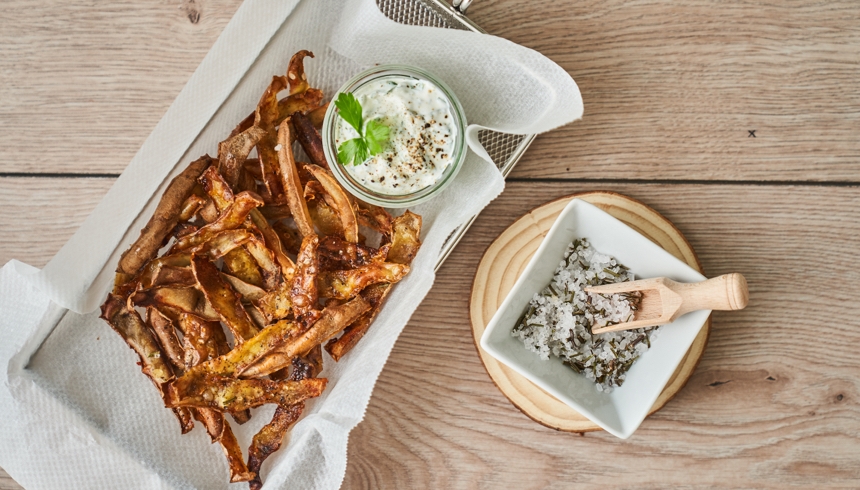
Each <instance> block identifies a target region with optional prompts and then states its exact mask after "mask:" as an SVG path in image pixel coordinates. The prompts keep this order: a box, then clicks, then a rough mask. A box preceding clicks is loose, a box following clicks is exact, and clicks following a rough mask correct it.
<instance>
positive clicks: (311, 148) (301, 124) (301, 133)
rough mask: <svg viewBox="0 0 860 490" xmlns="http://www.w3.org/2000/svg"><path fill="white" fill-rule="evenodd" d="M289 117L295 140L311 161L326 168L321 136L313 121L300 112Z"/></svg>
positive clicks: (326, 163) (326, 162)
mask: <svg viewBox="0 0 860 490" xmlns="http://www.w3.org/2000/svg"><path fill="white" fill-rule="evenodd" d="M290 119H292V123H293V127H294V128H295V130H296V140H298V142H299V144H300V145H302V149H303V150H305V153H307V155H308V157H309V158H310V159H311V162H312V163H313V164H314V165H317V166H319V167H322V168H324V169H326V170H328V161H327V160H326V159H325V152H324V151H323V142H322V137H321V136H320V134H319V132H318V131H317V130H316V128H315V127H314V125H313V123H311V121H310V119H308V118H307V116H305V115H304V114H302V113H301V112H297V113H295V114H293V115H292V117H291V118H290ZM279 142H280V141H279Z"/></svg>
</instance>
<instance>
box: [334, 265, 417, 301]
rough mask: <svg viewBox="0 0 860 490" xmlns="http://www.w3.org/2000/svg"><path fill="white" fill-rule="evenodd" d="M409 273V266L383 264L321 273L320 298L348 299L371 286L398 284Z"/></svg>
mask: <svg viewBox="0 0 860 490" xmlns="http://www.w3.org/2000/svg"><path fill="white" fill-rule="evenodd" d="M408 272H409V266H408V265H403V264H394V263H389V262H383V263H380V264H369V265H364V266H361V267H359V268H357V269H348V270H342V271H322V272H321V273H320V274H319V276H318V278H317V290H318V291H319V296H320V297H321V298H335V299H349V298H352V297H353V296H355V295H357V294H358V293H360V292H361V290H362V289H364V288H366V287H367V286H370V285H371V284H378V283H381V282H384V283H389V284H391V283H395V282H399V281H400V279H402V278H403V276H405V275H406V274H407V273H408Z"/></svg>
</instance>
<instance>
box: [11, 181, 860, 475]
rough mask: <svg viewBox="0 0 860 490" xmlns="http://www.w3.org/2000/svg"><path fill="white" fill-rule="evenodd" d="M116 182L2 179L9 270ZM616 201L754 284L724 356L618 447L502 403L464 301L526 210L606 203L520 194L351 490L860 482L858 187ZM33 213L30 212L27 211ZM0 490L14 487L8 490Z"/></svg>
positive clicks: (401, 382)
mask: <svg viewBox="0 0 860 490" xmlns="http://www.w3.org/2000/svg"><path fill="white" fill-rule="evenodd" d="M110 183H111V182H110V180H109V179H63V180H55V179H0V203H2V206H3V209H4V210H8V211H9V212H7V213H4V216H5V217H4V218H2V219H3V220H5V221H3V222H2V223H0V229H3V230H11V231H10V232H7V233H6V234H4V237H3V238H2V243H3V246H2V247H0V250H2V251H3V254H4V258H3V259H2V260H4V261H5V260H6V259H8V258H10V257H16V258H26V259H27V261H28V262H30V263H33V264H34V265H41V264H43V263H44V262H46V261H47V260H48V259H49V258H50V256H51V255H52V254H53V253H54V252H55V251H56V250H57V249H59V247H60V246H61V245H62V243H63V241H64V240H65V238H67V237H68V236H70V235H71V233H72V232H73V231H74V229H75V228H76V226H77V225H78V224H79V223H80V222H81V221H82V220H83V219H84V218H85V217H86V215H87V213H89V210H90V209H92V208H93V207H94V206H95V204H96V203H97V201H98V200H99V199H100V198H101V196H102V195H103V194H104V192H106V190H107V187H108V186H109V185H110ZM605 189H606V190H612V191H617V192H621V193H624V194H627V195H630V196H632V197H634V198H637V199H640V200H642V201H644V202H645V203H647V204H649V205H650V206H652V207H654V208H655V209H657V210H658V211H659V212H661V213H663V214H664V215H666V216H667V217H668V218H669V219H670V220H672V221H673V222H674V223H675V224H676V225H677V226H678V228H679V229H680V230H681V231H682V232H683V233H684V234H685V235H686V236H687V238H688V239H689V240H690V242H691V244H692V245H693V247H694V248H695V249H696V251H697V252H698V254H699V257H700V258H701V260H702V263H703V265H704V268H705V270H706V272H707V273H708V275H710V276H713V275H719V274H722V273H727V272H733V271H738V272H741V273H743V274H744V275H745V276H746V277H747V279H748V280H749V283H750V288H751V295H752V299H751V304H750V307H749V308H748V309H747V310H744V311H742V312H737V313H717V314H715V316H714V326H713V333H712V335H711V339H710V344H709V346H708V348H707V350H706V351H705V354H704V357H703V359H702V362H701V364H700V366H699V368H698V369H697V371H696V373H695V374H694V376H693V378H692V379H691V381H690V383H689V384H688V385H687V387H686V388H685V389H684V390H682V391H681V393H680V394H679V395H678V396H677V397H676V398H675V399H674V400H672V401H670V402H669V403H668V404H667V405H666V407H665V408H664V409H663V410H661V411H660V412H658V413H657V414H656V415H655V416H653V417H651V418H649V419H648V420H646V421H645V423H644V424H643V426H642V428H641V429H640V430H639V431H638V432H637V433H636V434H635V435H634V436H633V437H632V438H631V439H630V440H628V441H626V442H625V441H620V440H617V439H615V438H613V437H611V436H609V435H607V434H605V433H590V434H587V435H585V436H584V437H579V436H576V435H571V434H563V433H557V432H554V431H551V430H549V429H546V428H544V427H542V426H540V425H538V424H536V423H534V422H532V421H531V420H529V419H528V418H526V417H525V416H524V415H522V414H521V413H520V412H519V411H518V410H517V409H515V408H514V407H513V406H512V405H510V403H509V402H508V401H507V400H506V399H505V398H504V397H503V396H502V395H501V393H499V392H498V390H496V388H495V387H494V385H493V384H492V382H491V381H490V379H489V377H488V376H487V374H486V372H485V371H484V370H483V367H482V366H481V364H480V361H479V360H478V356H477V353H476V352H475V347H474V345H473V343H472V338H471V334H470V329H469V325H468V309H467V308H468V296H469V294H468V293H469V288H470V285H471V280H472V275H473V273H474V270H475V267H476V266H477V263H478V261H479V260H480V257H481V253H482V252H483V250H484V249H485V248H486V246H487V245H488V244H489V243H490V242H491V241H492V240H493V239H494V238H495V237H496V236H497V235H498V234H499V233H500V232H501V231H502V230H503V229H504V228H505V227H506V226H507V225H509V224H510V223H512V222H513V221H514V220H515V219H516V218H517V217H519V216H520V215H521V214H522V213H524V212H525V211H527V210H528V209H531V208H532V207H534V206H536V205H539V204H541V203H542V202H545V201H548V200H550V199H553V198H555V197H560V196H562V195H566V194H569V193H573V192H578V191H585V190H593V188H592V187H590V186H586V185H582V184H572V183H554V184H534V183H528V184H527V183H512V184H510V185H509V186H508V189H507V190H506V191H505V193H504V194H503V195H502V196H501V197H500V198H499V199H497V200H496V201H495V202H493V203H492V204H491V205H490V206H489V208H488V209H487V210H486V211H485V212H484V213H483V214H482V215H481V217H480V218H479V219H478V221H477V222H476V224H475V226H474V227H473V229H472V230H470V232H469V233H468V234H467V236H466V238H465V239H464V241H463V242H462V243H461V244H460V246H459V247H458V248H457V250H455V252H454V253H453V255H452V256H451V258H450V259H449V261H448V262H447V263H446V264H445V265H444V267H443V269H442V270H441V271H440V273H439V276H438V278H437V283H436V286H435V287H434V288H433V290H432V292H431V293H430V295H429V296H428V298H427V299H426V300H425V302H424V304H422V306H421V307H420V308H419V309H418V311H417V312H416V314H415V315H414V316H413V319H412V320H411V321H410V324H409V326H408V327H407V328H406V330H405V331H404V333H403V335H402V336H401V338H400V340H399V341H398V342H397V344H396V346H395V348H394V352H393V353H392V356H391V358H390V360H389V361H388V363H387V365H386V367H385V370H384V371H383V373H382V376H381V378H380V380H379V382H378V383H377V387H376V390H375V392H374V395H373V397H372V399H371V402H370V407H369V409H368V413H367V418H366V419H365V421H364V422H362V423H361V424H360V425H359V426H358V427H357V428H356V430H355V431H354V432H353V434H352V435H351V439H350V445H349V451H350V453H349V469H348V472H347V478H346V482H345V485H344V487H345V488H380V487H382V488H452V487H453V488H457V487H464V488H468V487H478V486H491V485H493V486H496V487H500V488H540V487H545V486H561V487H566V486H568V485H570V484H576V483H590V484H609V485H626V486H636V487H643V486H651V487H655V486H661V485H663V486H665V485H673V484H677V485H682V484H690V483H691V482H696V483H699V484H702V485H706V486H728V487H737V486H748V487H749V486H753V487H762V488H763V487H770V488H778V487H783V486H786V485H789V484H792V485H801V486H806V487H811V486H816V487H818V486H827V485H842V486H846V485H849V486H850V485H851V483H852V482H854V481H856V479H858V478H860V469H858V468H857V467H856V464H855V463H856V461H857V460H858V459H860V403H858V400H860V385H858V382H857V380H856V373H857V371H858V369H860V360H858V359H857V356H856V355H855V354H854V348H853V346H854V345H857V344H858V342H860V320H858V318H860V314H858V313H860V311H858V307H857V304H856V298H857V297H860V286H858V284H860V281H858V279H860V278H858V275H860V272H858V271H860V267H858V264H857V263H856V262H857V260H858V259H857V258H856V254H854V253H853V251H854V250H855V249H856V236H858V233H860V213H858V210H860V189H858V188H857V187H836V188H822V187H814V186H797V187H795V186H728V185H656V184H654V185H652V184H643V185H629V184H628V185H611V186H606V187H605ZM27 199H29V200H30V201H31V202H32V203H33V204H28V205H24V204H20V203H19V202H20V201H22V200H27ZM47 208H51V212H50V213H48V212H45V209H47ZM31 230H40V231H39V235H38V236H40V237H41V238H42V240H41V243H42V244H41V245H39V244H38V243H36V244H33V243H31V242H29V241H27V240H26V237H27V236H30V235H31ZM31 249H34V250H31ZM835 284H839V285H840V288H839V289H838V290H837V289H836V288H833V287H832V286H833V285H835ZM833 301H837V302H839V304H840V305H844V310H843V311H839V312H838V314H837V315H836V317H837V318H835V319H831V318H830V316H833V315H828V314H827V313H825V314H822V313H821V312H819V311H816V310H815V309H814V306H812V305H815V304H821V303H825V302H827V303H830V302H833ZM824 315H828V316H827V318H828V320H829V321H824V320H823V319H822V317H823V316H824ZM812 331H815V332H816V334H815V337H814V339H812V338H810V335H809V333H808V332H812ZM831 339H835V340H831ZM810 341H812V342H810ZM810 346H812V347H813V348H812V349H810ZM816 347H818V349H816ZM821 347H824V348H826V349H828V351H827V352H826V354H822V353H821V350H820V348H821ZM559 482H564V484H561V483H559ZM0 485H6V486H5V487H4V486H0V489H2V490H9V489H12V488H17V487H15V486H10V484H7V481H4V480H2V479H0Z"/></svg>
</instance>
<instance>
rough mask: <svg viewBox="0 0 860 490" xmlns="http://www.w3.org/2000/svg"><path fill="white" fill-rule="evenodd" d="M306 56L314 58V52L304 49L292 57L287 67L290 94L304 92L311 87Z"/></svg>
mask: <svg viewBox="0 0 860 490" xmlns="http://www.w3.org/2000/svg"><path fill="white" fill-rule="evenodd" d="M306 57H311V58H313V57H314V54H313V53H311V52H310V51H308V50H307V49H303V50H301V51H299V52H298V53H296V54H294V55H293V57H292V58H290V65H289V67H288V68H287V78H288V79H289V80H290V95H295V94H299V93H302V92H304V91H306V90H307V89H308V88H309V87H310V84H309V83H308V77H307V75H305V58H306Z"/></svg>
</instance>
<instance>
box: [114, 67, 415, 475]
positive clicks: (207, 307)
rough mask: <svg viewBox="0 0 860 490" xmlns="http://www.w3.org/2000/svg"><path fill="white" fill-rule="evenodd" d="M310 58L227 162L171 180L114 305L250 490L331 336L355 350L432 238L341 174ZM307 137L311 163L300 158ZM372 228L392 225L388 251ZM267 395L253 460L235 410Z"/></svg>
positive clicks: (263, 105) (173, 395) (293, 417)
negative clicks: (341, 179) (423, 239)
mask: <svg viewBox="0 0 860 490" xmlns="http://www.w3.org/2000/svg"><path fill="white" fill-rule="evenodd" d="M308 57H313V54H312V53H310V52H309V51H300V52H298V53H296V54H295V55H294V56H293V57H292V58H291V59H290V60H289V66H288V68H287V70H286V74H284V75H279V76H275V77H273V78H272V79H271V82H270V83H269V84H268V86H267V87H266V89H265V92H264V93H263V94H262V96H261V97H260V99H259V102H258V104H257V106H256V107H255V108H254V110H253V112H252V113H251V114H250V115H249V116H248V117H246V118H245V119H243V120H242V121H241V122H240V123H239V124H238V125H237V126H236V127H235V128H234V129H233V131H232V132H231V133H230V135H229V136H228V137H227V138H226V139H225V140H224V141H222V142H221V143H219V145H218V147H217V150H218V157H217V159H213V158H211V157H209V156H208V155H205V156H203V157H201V158H200V159H198V160H195V161H194V162H192V163H191V164H190V165H189V166H188V167H187V168H186V169H185V170H184V171H182V172H181V173H179V175H178V176H177V177H175V178H174V179H173V180H171V181H170V182H169V183H168V184H167V186H166V188H165V191H164V193H163V194H162V196H161V200H160V201H159V202H158V204H157V205H156V207H155V211H154V213H153V215H152V217H151V218H150V219H149V221H148V222H147V224H146V226H145V227H144V228H143V230H141V233H140V236H139V237H138V238H137V240H135V242H134V243H133V244H132V245H131V247H130V248H129V249H128V250H127V251H125V252H124V253H123V254H122V256H121V258H120V260H119V263H118V264H117V269H116V275H115V282H114V288H113V291H112V293H111V294H109V295H108V297H107V299H106V301H105V303H104V305H102V315H101V316H102V318H103V319H104V320H105V321H107V322H108V324H110V326H111V328H113V329H114V330H115V331H116V332H117V333H118V334H119V335H120V336H121V337H122V338H123V339H124V341H125V342H126V344H127V345H129V347H131V348H132V349H133V350H134V351H135V352H136V353H137V355H138V357H139V358H140V363H139V364H140V366H141V370H142V371H143V372H144V374H145V375H146V376H147V377H149V379H150V380H151V381H152V383H153V384H155V386H156V388H157V389H158V392H159V395H160V396H161V398H162V401H163V402H164V405H165V407H167V408H169V409H170V410H172V411H173V413H174V415H175V417H176V418H177V420H178V421H179V424H180V429H181V431H182V433H183V434H184V433H186V432H188V431H190V430H192V429H193V427H194V425H195V421H196V422H198V423H199V424H198V425H200V426H202V427H203V429H205V431H206V433H207V434H208V436H209V438H210V439H211V440H212V442H213V443H216V442H217V443H219V445H220V446H221V448H222V450H223V452H224V455H225V457H226V459H227V463H228V466H229V470H230V481H231V482H240V481H248V482H249V486H250V488H251V489H260V488H261V487H262V478H261V476H260V470H261V466H262V464H263V462H264V461H265V460H266V458H267V457H268V456H269V455H271V454H272V453H273V452H275V451H277V450H278V449H279V448H280V447H281V445H282V444H283V440H284V435H285V434H286V432H287V431H288V430H289V429H290V427H292V426H293V425H294V424H295V423H296V422H297V421H298V420H299V418H300V416H301V415H302V412H303V410H304V407H305V400H307V399H308V398H312V397H316V396H319V395H320V394H321V393H322V391H323V389H324V388H325V386H326V383H327V380H326V379H320V378H318V376H319V374H320V372H321V371H322V362H323V359H322V356H323V353H322V351H323V345H324V344H325V349H326V350H327V351H328V352H329V353H330V355H331V356H332V357H333V358H334V359H335V360H339V359H341V358H342V357H343V355H344V354H346V352H348V351H349V350H350V349H352V348H354V347H355V345H356V344H357V343H358V341H359V340H360V339H361V338H362V337H363V336H364V335H365V333H366V332H367V331H368V328H370V325H371V324H372V322H373V320H374V318H375V317H376V315H377V313H378V312H379V311H380V309H381V308H382V305H383V303H384V300H385V298H386V296H387V294H388V292H389V291H390V290H391V288H392V287H393V283H395V282H397V281H399V280H400V279H402V277H403V276H404V275H405V274H406V273H407V272H408V270H409V264H410V262H411V260H412V258H413V257H414V256H415V254H416V253H417V251H418V247H419V246H420V239H419V236H420V226H421V220H420V217H418V216H417V215H414V214H411V213H408V212H407V213H405V214H404V215H403V216H401V217H399V218H397V219H393V218H392V217H391V215H390V214H388V212H387V211H386V210H384V209H382V208H379V207H376V206H372V205H369V204H367V203H364V202H362V201H360V200H358V199H355V198H354V197H353V196H351V195H349V194H348V193H347V192H346V191H345V190H344V189H343V188H342V187H341V186H340V184H339V183H338V182H337V180H336V179H335V178H334V177H333V175H332V174H331V173H330V171H329V165H328V162H326V160H325V156H324V154H323V151H322V139H321V137H320V134H319V132H318V130H319V128H320V126H321V124H322V121H323V120H324V117H325V114H326V111H327V109H328V104H325V105H322V102H323V99H324V94H323V92H322V91H321V90H319V89H316V88H313V87H311V86H310V83H309V82H308V80H307V76H306V74H305V69H304V61H305V60H306V59H307V58H308ZM282 93H285V94H286V95H285V96H284V97H281V98H279V97H280V96H281V94H282ZM295 142H298V143H299V144H300V145H301V147H302V148H303V149H304V151H305V153H307V155H308V157H309V159H310V161H311V162H312V163H301V162H297V161H296V159H295V155H294V154H293V148H294V143H295ZM251 152H256V155H255V156H254V157H253V158H249V155H251ZM359 225H361V226H364V227H366V228H369V229H372V230H375V231H376V232H378V233H379V234H380V235H381V244H380V245H379V247H378V248H377V247H376V246H374V247H371V246H368V244H367V238H366V237H365V236H364V235H363V234H362V232H363V231H365V232H366V230H365V229H359ZM372 235H373V237H374V240H375V239H376V234H375V233H374V234H372ZM144 310H145V311H146V314H145V315H143V313H140V312H142V311H144ZM142 316H143V317H142ZM227 331H229V332H230V334H229V335H228V334H227V333H226V332H227ZM338 336H339V338H337V337H338ZM230 338H232V339H233V340H228V339H230ZM326 343H327V344H326ZM262 404H276V405H277V408H276V409H275V413H274V416H273V417H272V420H271V421H270V422H269V423H268V424H266V425H265V426H264V427H263V428H262V429H261V430H260V431H259V432H258V433H257V434H256V435H255V436H254V438H253V441H252V443H251V445H250V447H249V448H248V459H247V464H246V462H245V460H244V459H243V455H242V451H241V448H240V446H239V442H238V440H237V438H236V435H235V434H234V432H233V429H232V425H231V423H230V421H229V420H228V417H227V414H230V415H231V416H232V419H233V420H234V421H235V422H236V423H239V424H242V423H244V422H246V421H248V420H249V419H250V418H251V412H250V410H251V409H252V408H253V407H258V406H260V405H262Z"/></svg>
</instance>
